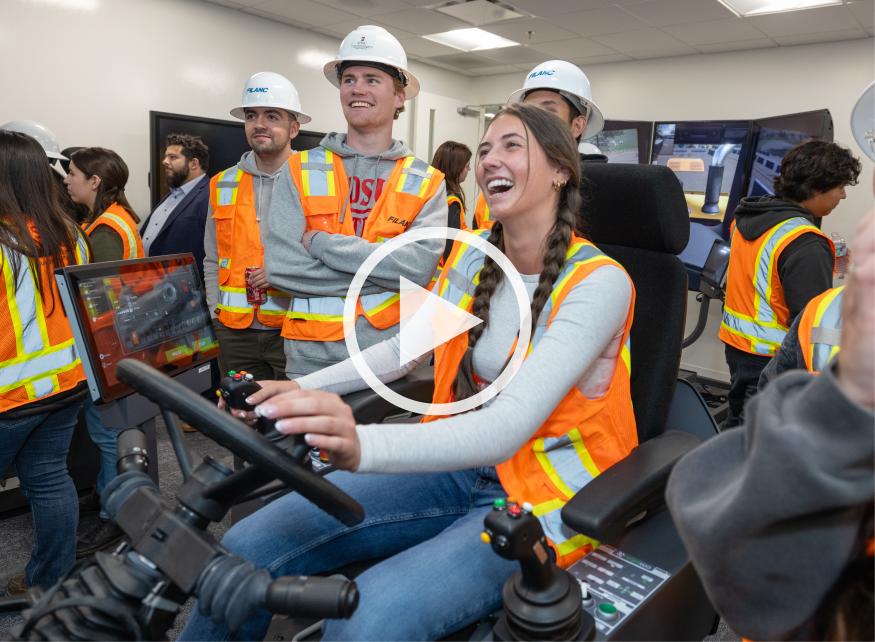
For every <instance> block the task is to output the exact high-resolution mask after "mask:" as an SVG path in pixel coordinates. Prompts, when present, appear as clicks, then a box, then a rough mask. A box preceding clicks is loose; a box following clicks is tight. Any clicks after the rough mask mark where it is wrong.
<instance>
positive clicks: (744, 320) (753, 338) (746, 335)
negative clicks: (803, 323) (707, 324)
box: [720, 305, 787, 356]
mask: <svg viewBox="0 0 875 642" xmlns="http://www.w3.org/2000/svg"><path fill="white" fill-rule="evenodd" d="M720 327H721V328H723V329H725V330H726V331H727V332H731V333H732V334H734V335H736V336H739V337H742V338H743V339H747V340H748V341H750V348H751V350H753V351H754V352H755V353H757V354H762V355H767V356H768V355H773V354H775V352H776V351H777V350H778V348H780V347H781V342H782V341H784V337H785V336H787V330H786V329H784V328H783V327H782V326H781V325H779V324H778V323H760V322H759V321H757V320H756V319H754V318H752V317H749V316H747V315H744V314H741V313H739V312H736V311H735V310H732V309H730V308H729V307H728V306H726V305H724V306H723V322H722V323H721V324H720Z"/></svg>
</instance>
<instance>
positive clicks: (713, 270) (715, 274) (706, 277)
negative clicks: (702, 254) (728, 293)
mask: <svg viewBox="0 0 875 642" xmlns="http://www.w3.org/2000/svg"><path fill="white" fill-rule="evenodd" d="M728 268H729V242H728V241H724V240H722V239H721V240H717V241H714V245H712V246H711V251H710V252H709V253H708V258H707V260H706V261H705V266H704V267H703V268H702V280H703V281H705V282H706V283H708V284H709V285H711V286H712V287H714V288H717V289H718V290H719V289H722V288H723V284H724V283H725V281H726V271H727V269H728Z"/></svg>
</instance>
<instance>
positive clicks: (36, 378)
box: [0, 339, 80, 399]
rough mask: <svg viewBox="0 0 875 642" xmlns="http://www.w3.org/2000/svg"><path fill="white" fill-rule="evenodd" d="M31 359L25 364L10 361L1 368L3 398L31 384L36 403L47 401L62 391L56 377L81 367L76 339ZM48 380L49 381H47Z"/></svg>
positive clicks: (29, 357)
mask: <svg viewBox="0 0 875 642" xmlns="http://www.w3.org/2000/svg"><path fill="white" fill-rule="evenodd" d="M27 357H28V358H27V359H26V360H24V361H21V360H18V359H10V361H18V363H11V364H10V361H6V362H4V363H2V364H0V394H4V393H7V392H10V391H11V390H15V389H16V388H20V387H21V386H26V385H29V384H30V385H32V386H33V388H32V390H33V391H34V392H33V394H34V395H35V396H34V397H33V398H34V399H38V398H39V397H45V396H46V395H47V394H51V393H52V392H54V391H55V390H56V389H57V387H59V386H56V383H55V382H56V380H53V379H52V377H56V376H57V375H59V374H61V373H63V372H67V371H68V370H72V369H73V368H75V367H76V366H77V365H79V363H80V360H79V355H78V354H77V352H76V345H75V340H74V339H70V340H68V341H65V342H64V343H62V344H61V345H57V346H54V347H50V348H48V349H46V350H42V351H40V352H39V353H38V354H30V355H27ZM7 364H9V365H7ZM45 379H48V381H44V380H45ZM50 385H51V387H49V386H50ZM29 392H30V391H29Z"/></svg>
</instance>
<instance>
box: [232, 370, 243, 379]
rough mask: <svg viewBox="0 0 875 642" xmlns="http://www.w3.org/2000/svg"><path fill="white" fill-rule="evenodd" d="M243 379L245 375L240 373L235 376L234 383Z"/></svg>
mask: <svg viewBox="0 0 875 642" xmlns="http://www.w3.org/2000/svg"><path fill="white" fill-rule="evenodd" d="M242 378H243V375H242V374H240V373H239V372H238V373H237V374H235V375H234V381H240V380H241V379H242Z"/></svg>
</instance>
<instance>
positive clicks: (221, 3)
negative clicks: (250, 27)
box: [206, 0, 261, 9]
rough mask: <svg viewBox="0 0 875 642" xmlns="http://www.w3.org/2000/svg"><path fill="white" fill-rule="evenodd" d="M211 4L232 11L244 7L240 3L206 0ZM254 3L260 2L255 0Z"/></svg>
mask: <svg viewBox="0 0 875 642" xmlns="http://www.w3.org/2000/svg"><path fill="white" fill-rule="evenodd" d="M206 1H207V2H209V3H212V4H218V5H221V6H223V7H231V8H232V9H239V8H240V7H243V6H245V5H244V4H243V3H242V2H231V1H230V0H206ZM255 2H261V0H255Z"/></svg>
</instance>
